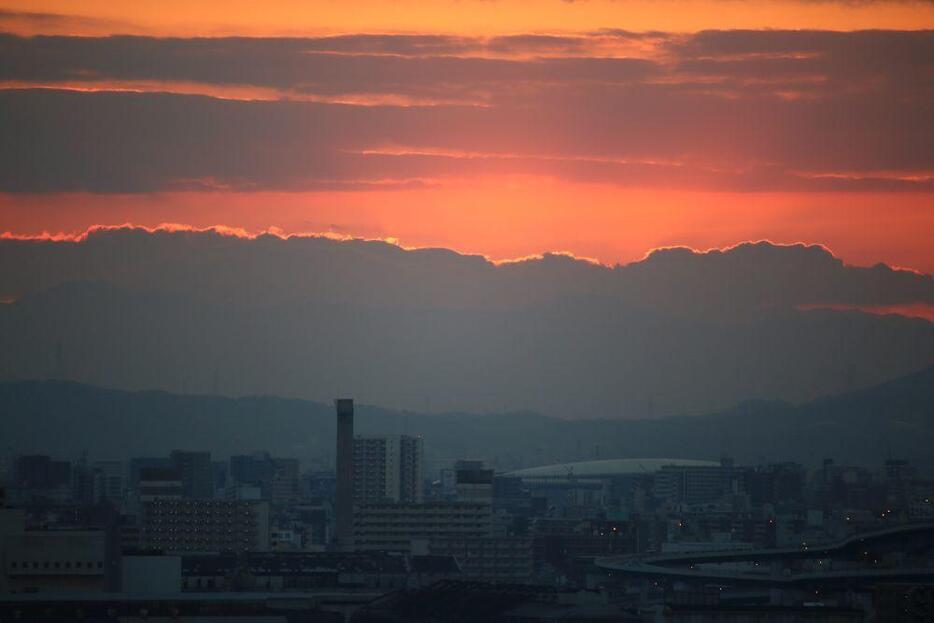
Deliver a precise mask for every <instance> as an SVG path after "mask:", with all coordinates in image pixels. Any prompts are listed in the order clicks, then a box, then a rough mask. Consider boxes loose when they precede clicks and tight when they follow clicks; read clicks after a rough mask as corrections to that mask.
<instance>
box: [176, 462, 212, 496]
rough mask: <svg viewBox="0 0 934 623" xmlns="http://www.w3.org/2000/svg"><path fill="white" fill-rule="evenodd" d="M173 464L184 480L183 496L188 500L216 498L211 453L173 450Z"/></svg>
mask: <svg viewBox="0 0 934 623" xmlns="http://www.w3.org/2000/svg"><path fill="white" fill-rule="evenodd" d="M171 459H172V463H173V464H174V466H175V469H176V470H177V471H178V474H179V476H181V479H182V494H183V495H184V496H185V497H186V498H192V499H202V500H203V499H210V498H213V497H214V466H213V464H212V463H211V453H210V452H191V451H187V450H173V451H172V455H171Z"/></svg>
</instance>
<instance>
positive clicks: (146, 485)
mask: <svg viewBox="0 0 934 623" xmlns="http://www.w3.org/2000/svg"><path fill="white" fill-rule="evenodd" d="M136 490H137V493H138V496H139V501H140V502H151V501H153V500H156V499H171V500H178V499H181V497H182V493H183V491H184V490H183V485H182V479H181V476H179V475H178V472H177V471H176V470H175V468H172V467H143V468H142V469H140V472H139V476H138V479H137V481H136Z"/></svg>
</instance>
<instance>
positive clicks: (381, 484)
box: [353, 435, 424, 506]
mask: <svg viewBox="0 0 934 623" xmlns="http://www.w3.org/2000/svg"><path fill="white" fill-rule="evenodd" d="M353 460H354V466H353V467H354V476H353V477H354V504H355V505H357V506H365V505H367V504H375V503H381V502H397V503H412V504H418V503H420V502H422V501H423V500H424V485H423V482H422V480H423V478H422V470H423V462H424V459H423V447H422V438H421V437H411V436H409V435H383V436H367V437H356V438H355V439H354V448H353Z"/></svg>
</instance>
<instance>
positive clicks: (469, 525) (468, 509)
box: [353, 502, 493, 553]
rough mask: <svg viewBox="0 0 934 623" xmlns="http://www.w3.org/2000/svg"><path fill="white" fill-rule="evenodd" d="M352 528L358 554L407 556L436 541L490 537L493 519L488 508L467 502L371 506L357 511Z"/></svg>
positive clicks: (487, 505)
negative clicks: (363, 551) (370, 551)
mask: <svg viewBox="0 0 934 623" xmlns="http://www.w3.org/2000/svg"><path fill="white" fill-rule="evenodd" d="M353 527H354V532H353V537H354V543H355V546H356V548H357V549H359V550H385V551H397V552H406V553H409V552H413V551H416V550H419V549H424V548H426V547H427V546H428V543H429V542H433V541H436V540H438V539H448V538H456V539H466V538H487V537H490V536H492V534H493V515H492V509H491V507H490V505H489V504H476V503H469V502H463V503H462V502H454V503H446V502H438V503H428V504H398V503H385V504H371V505H368V506H363V507H360V508H358V509H357V512H356V514H355V516H354V526H353Z"/></svg>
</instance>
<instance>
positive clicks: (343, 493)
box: [334, 398, 354, 546]
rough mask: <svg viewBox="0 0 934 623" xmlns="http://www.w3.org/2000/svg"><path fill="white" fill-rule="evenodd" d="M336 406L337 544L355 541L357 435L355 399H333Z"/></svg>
mask: <svg viewBox="0 0 934 623" xmlns="http://www.w3.org/2000/svg"><path fill="white" fill-rule="evenodd" d="M334 406H335V408H336V410H337V490H336V492H335V507H336V508H335V514H336V526H335V528H336V529H335V537H336V539H337V542H338V545H343V546H347V545H351V544H352V542H353V504H354V438H353V399H352V398H339V399H337V400H335V401H334Z"/></svg>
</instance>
